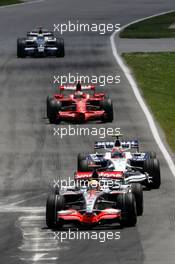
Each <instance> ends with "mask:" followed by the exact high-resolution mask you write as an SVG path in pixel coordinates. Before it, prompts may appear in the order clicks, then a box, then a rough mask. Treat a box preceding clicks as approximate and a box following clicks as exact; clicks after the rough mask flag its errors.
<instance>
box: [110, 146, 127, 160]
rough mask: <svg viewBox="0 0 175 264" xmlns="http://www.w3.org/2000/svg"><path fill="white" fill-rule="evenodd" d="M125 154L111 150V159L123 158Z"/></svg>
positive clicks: (118, 150) (118, 149) (115, 149)
mask: <svg viewBox="0 0 175 264" xmlns="http://www.w3.org/2000/svg"><path fill="white" fill-rule="evenodd" d="M124 157H125V154H124V153H123V151H122V150H121V149H120V148H113V149H112V152H111V158H113V159H117V158H124Z"/></svg>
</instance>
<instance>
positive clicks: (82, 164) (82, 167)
mask: <svg viewBox="0 0 175 264" xmlns="http://www.w3.org/2000/svg"><path fill="white" fill-rule="evenodd" d="M93 170H94V168H93V167H90V166H89V161H88V160H86V159H82V160H80V161H79V163H78V171H81V172H89V171H93Z"/></svg>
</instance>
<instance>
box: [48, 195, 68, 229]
mask: <svg viewBox="0 0 175 264" xmlns="http://www.w3.org/2000/svg"><path fill="white" fill-rule="evenodd" d="M64 208H65V203H64V197H63V196H61V195H55V193H52V194H50V195H49V196H48V198H47V202H46V224H47V226H48V228H55V227H56V226H57V227H61V226H62V224H63V223H62V221H60V222H57V212H58V211H60V210H64Z"/></svg>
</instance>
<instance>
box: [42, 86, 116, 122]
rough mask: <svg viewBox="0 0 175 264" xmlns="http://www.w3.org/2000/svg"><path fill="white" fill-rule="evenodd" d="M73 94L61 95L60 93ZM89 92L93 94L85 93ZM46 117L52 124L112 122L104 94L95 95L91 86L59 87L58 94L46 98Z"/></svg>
mask: <svg viewBox="0 0 175 264" xmlns="http://www.w3.org/2000/svg"><path fill="white" fill-rule="evenodd" d="M64 90H70V91H74V93H71V94H68V95H63V94H62V91H64ZM85 90H89V91H90V90H91V91H93V93H92V94H91V93H90V92H89V93H85V92H84V91H85ZM47 117H48V119H49V121H50V123H52V124H58V123H60V122H61V121H68V122H75V123H84V122H87V121H92V120H101V121H102V122H112V121H113V106H112V102H111V100H110V99H109V98H108V97H107V96H106V95H105V94H104V93H96V92H95V87H94V86H93V85H84V86H83V85H82V86H81V84H80V83H78V84H77V85H68V86H60V93H59V94H54V96H52V97H50V96H48V97H47Z"/></svg>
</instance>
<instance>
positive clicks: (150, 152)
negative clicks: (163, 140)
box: [147, 151, 156, 159]
mask: <svg viewBox="0 0 175 264" xmlns="http://www.w3.org/2000/svg"><path fill="white" fill-rule="evenodd" d="M147 155H148V157H149V159H156V152H154V151H147Z"/></svg>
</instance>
